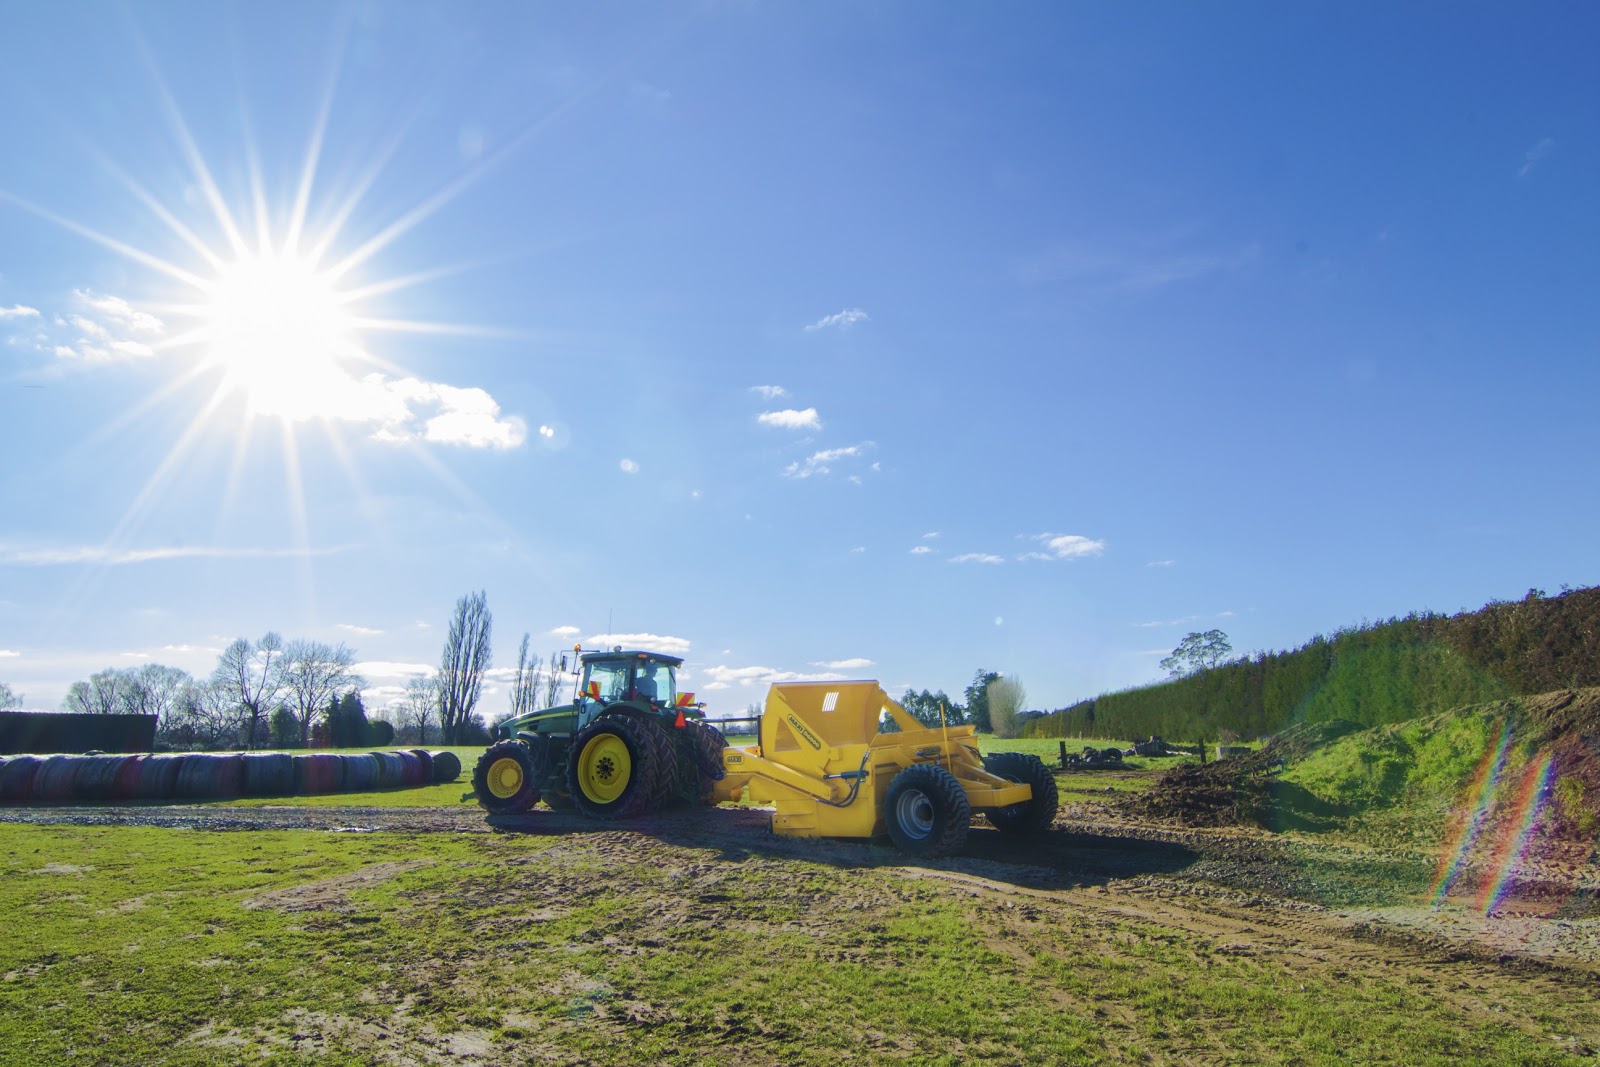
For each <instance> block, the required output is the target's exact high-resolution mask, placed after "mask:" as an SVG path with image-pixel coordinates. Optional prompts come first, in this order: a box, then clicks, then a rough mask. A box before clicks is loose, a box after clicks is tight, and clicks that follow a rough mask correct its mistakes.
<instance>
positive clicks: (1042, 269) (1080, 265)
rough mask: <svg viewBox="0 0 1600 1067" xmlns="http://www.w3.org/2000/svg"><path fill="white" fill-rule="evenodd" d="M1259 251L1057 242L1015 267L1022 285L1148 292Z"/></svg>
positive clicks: (1232, 266) (1232, 265)
mask: <svg viewBox="0 0 1600 1067" xmlns="http://www.w3.org/2000/svg"><path fill="white" fill-rule="evenodd" d="M1260 254H1261V250H1260V248H1259V247H1258V246H1256V245H1253V244H1252V245H1245V246H1244V247H1242V248H1238V249H1235V250H1233V251H1230V252H1214V251H1206V252H1193V251H1174V250H1164V249H1149V248H1144V249H1141V248H1134V249H1131V250H1126V251H1124V250H1118V249H1112V248H1108V247H1105V246H1101V245H1092V244H1087V243H1063V244H1058V245H1055V246H1053V247H1052V248H1050V249H1048V250H1046V251H1045V252H1044V253H1042V254H1041V255H1038V256H1036V257H1034V258H1033V259H1031V260H1029V261H1027V262H1026V263H1024V264H1022V266H1021V267H1020V268H1019V269H1018V271H1017V276H1018V279H1019V280H1020V281H1022V282H1023V283H1024V284H1028V285H1054V284H1066V285H1074V286H1078V287H1081V288H1084V289H1088V290H1090V291H1095V292H1107V293H1110V292H1148V291H1151V290H1156V289H1163V288H1166V287H1167V286H1170V285H1176V284H1179V283H1182V282H1188V281H1194V280H1197V279H1200V278H1204V277H1207V276H1209V275H1213V274H1220V273H1223V272H1226V271H1233V270H1240V269H1243V268H1244V267H1247V266H1249V265H1250V264H1251V263H1253V262H1255V261H1256V260H1257V259H1258V258H1259V257H1260Z"/></svg>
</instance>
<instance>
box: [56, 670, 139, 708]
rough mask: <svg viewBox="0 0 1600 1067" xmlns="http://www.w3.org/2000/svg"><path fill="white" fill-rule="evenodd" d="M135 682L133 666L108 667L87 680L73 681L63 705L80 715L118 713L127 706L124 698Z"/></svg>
mask: <svg viewBox="0 0 1600 1067" xmlns="http://www.w3.org/2000/svg"><path fill="white" fill-rule="evenodd" d="M132 682H133V670H132V668H128V667H124V668H122V669H120V670H119V669H118V668H116V667H107V668H106V669H105V670H103V671H100V672H99V673H97V674H91V675H90V676H89V680H88V681H87V682H73V683H72V687H71V688H70V689H68V690H67V695H66V698H65V699H64V700H63V701H62V702H61V703H62V706H63V707H65V708H66V710H68V711H70V712H75V713H77V714H79V715H118V714H122V713H123V712H124V711H125V710H126V708H125V707H124V704H123V702H124V700H125V698H126V697H127V691H128V688H129V687H130V686H131V685H132Z"/></svg>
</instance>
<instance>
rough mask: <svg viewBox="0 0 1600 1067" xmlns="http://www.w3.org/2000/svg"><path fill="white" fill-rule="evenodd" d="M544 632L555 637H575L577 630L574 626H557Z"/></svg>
mask: <svg viewBox="0 0 1600 1067" xmlns="http://www.w3.org/2000/svg"><path fill="white" fill-rule="evenodd" d="M545 632H546V633H549V634H553V635H554V636H556V637H577V636H578V633H579V630H578V628H577V627H576V626H557V627H555V628H554V629H551V630H547V631H545Z"/></svg>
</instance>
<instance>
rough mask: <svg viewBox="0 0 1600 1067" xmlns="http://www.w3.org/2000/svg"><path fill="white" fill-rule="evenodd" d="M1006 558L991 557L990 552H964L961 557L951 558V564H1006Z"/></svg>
mask: <svg viewBox="0 0 1600 1067" xmlns="http://www.w3.org/2000/svg"><path fill="white" fill-rule="evenodd" d="M1005 561H1006V560H1005V557H1004V556H994V555H990V554H989V553H988V552H963V553H962V554H961V555H959V556H951V557H950V562H951V563H990V564H993V563H1004V562H1005Z"/></svg>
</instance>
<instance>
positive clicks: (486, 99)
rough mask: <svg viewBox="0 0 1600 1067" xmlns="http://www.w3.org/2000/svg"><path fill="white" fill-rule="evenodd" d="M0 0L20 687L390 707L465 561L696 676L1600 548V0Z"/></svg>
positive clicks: (1549, 572) (1561, 567)
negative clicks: (243, 651)
mask: <svg viewBox="0 0 1600 1067" xmlns="http://www.w3.org/2000/svg"><path fill="white" fill-rule="evenodd" d="M4 19H5V23H6V26H7V34H6V36H7V39H8V46H7V49H6V53H7V62H6V64H5V67H4V70H3V71H0V107H3V108H4V114H5V127H4V129H5V136H6V139H7V142H8V144H7V148H6V151H5V152H4V153H0V359H3V364H0V424H3V425H4V427H5V437H6V444H5V446H4V448H5V451H4V456H5V459H4V462H3V464H0V500H3V501H4V507H3V509H0V681H6V682H8V683H9V684H11V685H12V686H13V688H14V689H16V690H18V691H19V692H21V693H22V694H24V696H25V698H26V704H27V705H28V706H30V707H38V708H53V707H55V706H57V705H58V704H59V702H60V700H61V698H62V696H63V695H64V693H65V691H66V689H67V687H68V686H69V685H70V684H71V683H72V682H73V681H74V680H76V679H79V678H84V677H87V676H88V675H89V674H90V673H92V672H94V671H96V670H99V669H101V668H104V667H108V666H137V665H139V664H141V663H146V662H162V663H168V664H172V665H175V666H180V667H184V668H186V669H188V670H191V671H193V672H195V673H196V674H205V673H207V672H209V670H210V668H211V666H212V665H213V664H214V662H215V658H216V654H217V652H218V651H219V650H220V649H221V648H222V647H223V646H225V645H226V644H227V643H228V642H229V641H230V640H232V639H233V638H234V637H238V636H246V637H251V638H254V637H258V636H259V635H261V634H262V633H263V632H265V631H267V630H276V631H279V632H281V633H283V634H284V635H285V636H287V637H315V638H319V639H323V640H327V641H330V642H331V641H341V640H342V641H345V642H347V643H349V644H350V645H351V646H353V647H354V648H355V649H356V650H357V653H358V658H359V659H360V660H361V661H362V663H363V670H364V672H365V674H366V676H367V678H368V680H369V683H370V694H369V700H370V702H371V703H376V704H379V705H381V704H382V703H383V702H384V701H385V700H387V699H390V698H391V697H392V696H393V695H395V694H396V692H397V691H398V687H400V686H402V685H403V684H404V681H405V679H406V678H407V677H408V676H410V675H413V674H415V673H417V672H419V671H422V670H425V669H426V668H427V667H428V666H429V665H431V664H435V663H437V660H438V655H439V649H440V645H441V643H442V641H443V634H444V629H445V625H446V623H447V621H448V618H449V615H450V612H451V609H452V607H453V605H454V602H455V600H456V598H457V597H458V596H460V595H461V594H463V593H465V592H467V591H469V590H474V589H479V588H482V589H485V590H486V591H487V593H488V600H489V606H490V609H491V610H492V611H493V613H494V618H495V657H496V662H497V664H498V665H499V666H500V667H502V668H506V667H510V666H511V665H512V664H513V663H514V661H515V655H516V646H517V641H518V639H519V638H520V636H521V634H522V633H523V632H524V631H527V632H530V633H531V634H532V635H533V644H534V647H535V649H536V650H542V651H548V650H550V649H553V648H557V647H560V646H562V645H570V644H571V643H573V641H574V640H582V641H586V642H588V643H590V644H594V643H597V642H598V643H609V641H610V640H611V639H612V637H611V636H608V635H617V636H616V639H618V640H622V641H624V642H625V643H627V644H630V645H633V644H642V645H647V646H650V645H653V646H655V647H660V648H663V649H664V650H668V651H676V652H678V653H680V654H682V655H685V656H686V658H687V660H688V663H687V665H686V671H687V674H688V675H689V679H688V681H687V683H686V684H687V687H688V688H693V689H695V690H696V691H697V692H699V693H700V694H701V695H702V696H703V697H705V698H706V699H707V700H708V701H709V702H710V704H711V709H712V711H713V713H718V712H733V711H737V710H740V709H742V708H743V707H744V706H745V705H746V704H748V703H749V702H751V701H752V700H757V699H760V697H761V695H762V694H763V693H764V692H765V685H766V683H767V682H768V681H770V680H773V679H775V678H783V677H797V676H798V677H828V676H850V677H861V676H867V677H876V678H879V679H880V680H882V681H883V682H884V684H885V685H886V686H888V687H889V688H890V689H891V690H892V691H896V692H898V691H899V690H900V689H902V688H904V687H905V686H907V685H915V686H917V687H919V688H920V687H930V688H939V687H943V688H945V689H948V690H950V691H951V692H952V693H959V691H960V689H961V688H962V687H963V686H964V685H965V684H966V682H967V681H968V680H969V679H970V678H971V676H972V673H973V671H974V670H975V669H977V668H978V667H980V666H982V667H987V668H990V669H994V670H1000V671H1004V672H1007V673H1015V674H1017V675H1018V676H1020V678H1021V679H1022V681H1023V682H1024V684H1025V685H1026V687H1027V689H1028V691H1029V694H1030V697H1031V703H1032V704H1033V705H1034V706H1043V707H1052V706H1059V705H1063V704H1065V703H1068V702H1070V701H1072V700H1075V699H1079V698H1082V697H1086V696H1090V695H1093V694H1094V693H1096V692H1099V691H1102V690H1104V689H1108V688H1116V687H1122V686H1126V685H1131V684H1137V683H1140V682H1143V681H1147V680H1151V679H1154V678H1156V677H1158V676H1159V674H1160V672H1159V670H1158V668H1157V667H1156V661H1157V660H1158V659H1160V657H1161V656H1162V655H1164V654H1166V652H1168V651H1169V650H1170V649H1171V648H1172V647H1173V645H1175V644H1176V643H1177V641H1178V640H1179V639H1180V638H1181V637H1182V636H1183V635H1184V634H1185V633H1186V632H1188V631H1190V630H1197V629H1201V630H1203V629H1208V628H1211V627H1219V628H1221V629H1223V630H1225V631H1226V632H1227V633H1228V634H1229V635H1230V636H1231V638H1232V640H1233V644H1234V646H1235V648H1236V649H1237V650H1239V651H1247V650H1255V649H1270V648H1280V647H1288V646H1292V645H1295V644H1298V643H1300V642H1302V641H1303V640H1305V639H1306V638H1308V637H1309V636H1311V635H1312V634H1314V633H1317V632H1327V631H1330V630H1332V629H1334V628H1337V627H1340V626H1344V625H1349V624H1352V623H1358V622H1360V621H1362V620H1363V619H1377V618H1381V617H1385V616H1388V615H1390V614H1394V613H1404V612H1406V611H1409V610H1412V609H1433V610H1440V611H1456V610H1461V609H1464V608H1473V607H1476V606H1478V605H1480V604H1482V603H1484V602H1485V601H1487V600H1489V599H1491V598H1508V597H1516V596H1520V595H1521V594H1522V593H1524V592H1525V591H1526V590H1527V589H1528V588H1529V587H1531V586H1539V587H1543V588H1546V589H1548V590H1549V591H1550V592H1555V591H1556V589H1557V588H1558V587H1559V586H1560V584H1561V583H1571V584H1572V585H1586V584H1592V583H1594V582H1596V581H1600V560H1597V556H1596V552H1595V544H1596V541H1595V534H1594V531H1595V529H1596V528H1597V527H1600V502H1597V497H1596V494H1595V493H1594V491H1593V489H1594V485H1595V475H1594V458H1593V457H1594V455H1595V452H1596V449H1595V445H1594V415H1593V411H1594V398H1595V396H1596V395H1597V387H1600V371H1597V361H1596V351H1597V343H1600V300H1596V299H1595V292H1596V289H1597V281H1600V151H1597V146H1600V136H1597V135H1600V67H1597V66H1596V64H1595V63H1594V59H1593V53H1592V47H1591V46H1592V42H1593V41H1594V40H1595V39H1596V37H1597V34H1600V14H1597V13H1596V12H1595V11H1593V10H1591V9H1589V8H1587V7H1585V6H1583V5H1560V4H1556V5H1540V4H1534V5H1519V6H1518V7H1517V8H1516V9H1515V10H1512V9H1510V8H1507V7H1505V6H1503V5H1453V6H1451V7H1449V8H1448V9H1446V8H1443V7H1440V6H1438V5H1384V6H1377V5H1372V6H1362V7H1355V8H1352V7H1350V6H1348V5H1334V4H1296V5H1283V4H1267V3H1261V4H1233V5H1204V6H1200V5H1179V4H1171V5H1161V4H1156V5H1141V6H1138V7H1137V8H1129V7H1127V6H1126V5H1112V4H1102V5H1067V4H1044V3H1039V4H1017V5H1010V6H1006V7H992V6H988V5H955V4H948V5H940V4H911V3H903V4H902V3H870V4H834V5H801V4H789V5H766V4H747V3H697V4H660V5H616V6H611V5H535V4H522V3H516V4H500V5H494V4H479V5H472V6H469V7H463V6H460V5H443V4H439V5H413V6H400V5H391V4H366V5H360V6H354V7H338V6H333V5H324V4H320V3H319V4H300V5H294V4H289V5H265V4H261V5H213V4H163V5H129V6H126V7H123V6H112V5H95V4H82V5H69V6H60V5H56V6H50V5H40V4H26V3H8V4H6V5H5V7H4ZM263 235H264V236H263ZM496 681H497V684H496V685H495V686H494V687H493V688H492V690H491V692H490V693H489V694H488V695H487V696H486V698H485V703H484V709H485V710H487V711H489V712H491V713H494V712H498V711H501V710H503V709H504V707H505V705H506V699H507V698H506V693H505V691H504V689H505V687H504V685H503V678H501V677H499V676H497V679H496Z"/></svg>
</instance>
